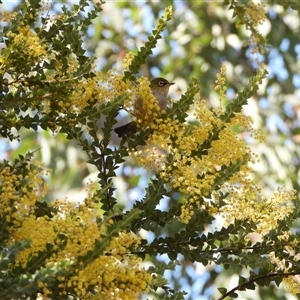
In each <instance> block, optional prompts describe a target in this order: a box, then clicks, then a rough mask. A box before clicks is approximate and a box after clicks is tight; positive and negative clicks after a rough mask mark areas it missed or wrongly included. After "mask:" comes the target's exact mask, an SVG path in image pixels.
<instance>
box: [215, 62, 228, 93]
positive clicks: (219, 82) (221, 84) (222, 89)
mask: <svg viewBox="0 0 300 300" xmlns="http://www.w3.org/2000/svg"><path fill="white" fill-rule="evenodd" d="M225 72H226V66H225V65H222V66H221V70H220V72H219V73H218V74H217V79H216V81H215V84H216V85H215V91H217V92H219V94H220V98H221V99H225V98H226V90H227V88H226V85H225V83H226V79H225Z"/></svg>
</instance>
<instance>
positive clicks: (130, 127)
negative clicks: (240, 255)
mask: <svg viewBox="0 0 300 300" xmlns="http://www.w3.org/2000/svg"><path fill="white" fill-rule="evenodd" d="M174 83H175V82H169V81H168V80H166V79H164V78H161V77H158V78H154V79H152V80H151V83H150V88H151V91H152V94H153V96H154V97H155V98H156V99H157V101H158V104H159V107H160V109H161V110H166V108H167V95H168V92H169V88H170V86H171V85H173V84H174ZM137 103H138V106H139V108H140V109H141V110H142V105H143V104H142V101H141V100H140V99H138V101H137ZM136 129H137V126H136V122H135V121H132V122H129V123H127V124H125V125H123V126H120V127H117V128H115V130H114V131H115V133H116V134H117V135H118V137H123V136H126V135H128V134H133V133H135V132H136Z"/></svg>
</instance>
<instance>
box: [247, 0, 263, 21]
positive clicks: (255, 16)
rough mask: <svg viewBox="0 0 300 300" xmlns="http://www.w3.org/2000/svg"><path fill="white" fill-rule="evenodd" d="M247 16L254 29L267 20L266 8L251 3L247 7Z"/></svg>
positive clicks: (260, 4) (259, 4)
mask: <svg viewBox="0 0 300 300" xmlns="http://www.w3.org/2000/svg"><path fill="white" fill-rule="evenodd" d="M245 15H246V16H248V19H249V20H251V23H252V25H253V26H254V27H257V26H259V25H262V24H263V23H264V21H265V20H266V14H265V6H264V4H262V3H258V2H257V3H254V2H253V1H249V2H248V3H247V5H246V10H245Z"/></svg>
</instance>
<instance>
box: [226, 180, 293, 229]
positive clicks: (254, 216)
mask: <svg viewBox="0 0 300 300" xmlns="http://www.w3.org/2000/svg"><path fill="white" fill-rule="evenodd" d="M240 182H241V180H240ZM243 184H244V186H241V185H240V186H235V187H231V193H230V196H229V197H228V198H226V200H225V202H226V203H227V204H226V205H225V206H223V207H222V208H221V210H220V211H221V212H222V213H223V215H224V217H225V218H226V220H227V223H230V222H231V221H232V219H238V220H251V221H253V222H255V223H256V224H257V229H256V232H258V233H260V234H266V233H267V232H269V231H270V230H272V229H275V228H276V227H277V222H278V221H279V220H282V219H284V218H285V217H287V216H288V215H290V214H291V213H292V212H293V211H294V207H293V205H292V200H293V199H295V191H285V190H284V189H283V188H279V189H278V190H277V191H276V192H275V193H274V196H273V197H272V198H265V197H261V199H260V200H259V201H258V200H257V198H258V196H259V194H258V193H259V190H258V189H257V188H256V187H255V186H254V184H253V183H251V181H250V180H248V183H247V182H246V181H245V180H244V181H243Z"/></svg>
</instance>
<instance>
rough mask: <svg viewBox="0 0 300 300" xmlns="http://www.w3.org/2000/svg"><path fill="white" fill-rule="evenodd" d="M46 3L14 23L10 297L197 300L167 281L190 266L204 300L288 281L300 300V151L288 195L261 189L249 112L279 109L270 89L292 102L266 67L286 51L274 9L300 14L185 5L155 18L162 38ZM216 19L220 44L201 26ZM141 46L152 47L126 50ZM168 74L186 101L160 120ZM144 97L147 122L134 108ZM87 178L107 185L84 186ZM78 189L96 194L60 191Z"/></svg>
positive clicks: (6, 218)
mask: <svg viewBox="0 0 300 300" xmlns="http://www.w3.org/2000/svg"><path fill="white" fill-rule="evenodd" d="M47 5H49V4H46V3H45V4H43V3H40V1H27V2H24V3H22V4H21V5H20V6H19V7H17V8H15V10H14V12H5V11H4V12H2V13H1V22H2V23H1V25H2V26H3V28H2V33H1V38H2V41H3V44H4V47H3V49H1V56H0V93H1V94H0V97H1V98H0V134H1V137H2V138H3V143H6V144H7V145H10V147H11V148H10V152H9V154H8V155H7V157H6V159H5V160H3V161H2V162H1V164H0V193H1V202H0V250H1V255H0V269H1V276H0V298H1V299H36V298H37V297H40V298H42V299H137V298H138V297H140V295H144V296H145V297H148V298H150V297H156V298H161V299H184V297H185V295H186V297H194V299H195V295H194V296H191V295H189V293H187V292H185V291H184V289H185V287H182V286H180V282H179V281H177V280H176V278H175V277H176V276H175V275H174V277H173V278H168V276H167V275H166V270H173V273H174V274H175V273H176V272H175V271H174V270H175V269H176V268H178V267H180V268H181V270H182V272H183V273H184V271H185V270H187V266H188V265H191V266H193V268H196V266H199V265H201V266H204V267H206V271H207V272H208V271H210V275H209V278H208V279H207V281H206V282H205V285H204V287H203V291H202V292H199V294H201V293H202V294H205V295H206V296H207V293H206V292H205V287H206V288H207V289H209V288H210V287H211V286H213V285H215V287H214V288H215V289H217V288H218V292H215V291H214V292H210V293H211V294H210V295H209V296H211V297H212V295H213V297H215V298H217V297H218V299H225V298H226V297H227V296H228V297H230V298H235V297H238V295H239V293H240V292H241V291H246V290H254V289H259V288H260V287H268V291H269V295H271V294H272V293H274V292H273V289H274V287H273V285H272V284H273V283H274V284H275V285H276V286H279V285H280V283H281V282H282V281H284V283H285V288H286V290H288V291H291V292H292V293H294V294H297V293H299V285H298V281H297V280H299V278H298V275H300V271H299V267H300V265H299V261H298V252H299V248H300V241H299V232H298V228H297V224H296V221H297V220H298V218H299V214H300V213H299V205H298V195H297V192H298V191H299V189H298V188H299V182H297V174H293V172H294V173H295V169H296V166H297V165H299V157H298V156H297V153H299V152H298V151H299V149H298V148H297V147H296V146H294V148H292V146H290V145H291V144H288V146H287V147H290V148H292V149H293V151H290V152H289V155H290V159H291V161H293V162H294V165H293V166H292V167H291V168H292V169H291V170H290V174H291V176H289V177H288V176H285V179H286V177H288V178H289V179H287V180H288V182H285V181H283V179H282V178H280V176H281V175H282V174H278V175H279V177H278V178H277V177H275V178H274V177H273V181H276V182H279V181H282V182H281V183H282V184H283V185H282V186H280V187H277V186H275V185H274V184H272V182H273V181H268V180H266V181H265V182H264V183H265V184H266V186H268V189H265V190H263V191H262V190H261V186H260V185H259V184H258V182H257V178H259V175H261V174H260V172H257V173H255V172H253V169H252V164H253V163H257V162H258V155H257V154H256V152H255V147H254V146H255V145H262V144H263V143H265V142H266V139H265V137H264V136H263V135H262V133H261V131H259V130H257V128H256V126H257V124H256V123H253V120H252V118H251V117H250V116H248V115H247V114H246V113H245V112H244V111H243V106H244V105H246V104H247V103H248V101H254V102H255V101H256V100H257V99H259V101H266V99H268V97H269V95H268V94H267V93H268V89H269V91H271V92H270V94H271V95H272V93H273V92H274V90H275V91H276V88H275V87H278V86H280V85H282V89H281V90H282V91H283V92H284V93H292V92H291V91H294V88H295V87H294V86H292V85H291V78H289V77H285V78H283V79H282V78H279V79H278V78H277V79H278V80H276V76H280V74H277V73H276V72H275V70H273V69H272V67H267V66H266V65H267V64H268V63H269V61H268V60H271V59H272V58H271V54H270V55H269V56H267V55H266V53H269V52H268V51H269V48H270V46H271V47H272V46H274V47H276V46H277V45H276V44H275V43H274V45H272V44H271V45H270V42H272V39H270V38H269V39H266V38H265V36H264V34H263V33H262V32H260V25H261V24H264V22H267V21H268V22H269V23H270V24H271V25H270V26H271V28H273V27H274V26H275V25H274V24H275V23H274V22H275V21H274V20H275V19H276V18H277V17H278V18H279V13H277V14H275V15H274V14H273V15H272V13H271V11H272V7H273V9H274V11H276V9H277V10H278V11H280V13H282V15H283V14H285V13H286V14H288V12H292V14H293V16H294V17H295V18H298V19H297V20H298V23H299V17H298V15H297V16H296V15H295V11H297V9H299V7H297V4H295V3H293V4H292V5H289V4H288V3H285V4H282V5H281V4H280V5H277V6H276V5H275V4H273V3H272V4H270V6H268V7H266V6H263V5H261V4H254V3H253V2H249V3H247V4H246V3H245V4H241V3H237V2H235V1H228V2H226V1H225V3H224V4H222V5H221V4H217V3H214V4H205V3H203V4H200V3H199V4H197V3H196V4H193V5H192V4H191V7H189V4H188V3H186V4H185V3H183V4H174V6H166V7H164V10H163V11H162V7H161V6H159V5H155V4H153V6H147V7H148V8H149V7H151V8H152V10H153V15H154V17H155V20H156V21H155V22H156V25H155V27H154V28H152V29H151V30H150V32H148V33H147V30H146V29H145V31H143V33H140V32H138V31H139V28H140V27H139V26H137V23H134V21H135V19H134V18H135V17H133V16H132V23H134V25H135V26H129V25H128V24H127V25H126V26H125V27H122V28H121V27H119V25H118V24H115V25H114V26H115V30H116V31H115V32H113V30H112V29H111V28H110V27H109V26H108V25H107V24H108V23H109V22H108V21H107V20H108V19H109V16H110V15H109V12H108V11H106V10H107V9H109V6H108V4H103V3H100V2H96V1H95V3H94V4H91V3H90V2H88V1H83V0H81V1H79V3H78V4H73V5H69V6H60V9H61V11H57V12H55V10H56V9H57V7H55V6H53V7H52V6H49V7H48V6H47ZM134 5H135V6H134ZM145 5H146V4H145ZM160 5H161V4H160ZM178 5H179V6H180V5H181V7H178ZM272 5H273V6H272ZM112 7H113V8H115V10H114V14H115V15H116V14H117V11H119V12H121V11H122V12H125V13H124V14H125V15H126V14H127V15H128V14H129V12H130V11H132V12H134V9H140V10H141V11H142V4H141V5H136V4H128V6H127V7H126V5H125V4H124V3H123V4H119V7H117V6H111V8H112ZM279 7H280V9H279ZM179 8H180V9H181V10H185V12H186V13H187V14H182V13H179V12H178V10H179ZM292 9H294V10H292ZM102 10H104V11H105V13H107V15H105V13H104V12H103V11H102ZM204 10H207V12H209V14H210V15H208V16H206V17H205V21H207V24H209V25H207V24H206V26H208V27H209V26H211V27H212V28H213V30H212V31H211V32H210V33H208V31H205V30H204V28H203V27H204V23H203V22H204V21H200V19H201V17H203V16H204ZM213 10H214V12H213ZM268 10H269V12H270V13H269V15H270V16H271V17H270V18H269V19H268V18H267V15H266V13H267V11H268ZM228 11H229V12H230V14H231V17H233V18H230V19H229V18H228ZM218 14H219V16H218V18H217V17H216V16H217V15H218ZM179 15H180V16H181V17H180V18H181V19H180V18H179V23H180V24H179V23H178V16H179ZM187 15H189V16H190V19H188V18H187V17H186V16H187ZM114 17H115V16H114ZM198 18H199V20H198ZM120 20H121V19H120ZM220 20H221V21H220ZM107 22H108V23H107ZM193 22H194V23H193ZM218 22H221V24H218ZM272 22H273V24H272ZM132 23H130V24H131V25H132ZM276 24H281V23H276ZM129 27H131V29H129ZM298 27H299V25H298ZM124 28H125V29H126V28H128V31H127V32H126V31H125V30H124ZM135 28H136V29H135ZM92 29H93V30H92ZM118 30H120V32H119V34H117V31H118ZM219 30H221V31H222V30H223V31H224V32H225V33H227V36H226V34H225V33H223V34H219V33H218V32H219ZM246 30H247V32H248V34H246V33H245V32H246ZM91 31H92V32H93V33H94V42H90V40H89V35H90V34H91ZM136 32H138V34H136ZM166 32H167V33H166ZM139 34H140V36H141V37H142V40H143V46H142V47H140V48H139V50H135V49H132V48H133V47H132V46H128V45H126V42H127V43H129V41H130V40H131V39H133V38H136V36H139ZM211 34H212V36H211ZM289 34H290V35H291V36H289V42H290V44H292V43H294V44H293V45H294V48H293V50H291V51H292V52H293V51H294V53H292V54H294V56H293V55H292V56H291V57H290V54H287V53H285V52H284V51H283V50H282V52H284V53H283V54H286V56H285V58H286V59H287V60H288V59H290V60H293V57H296V50H295V49H298V50H299V48H297V47H299V45H297V44H296V42H295V41H294V40H293V38H292V33H291V31H290V32H289ZM213 35H215V36H213ZM237 37H238V39H237ZM162 38H163V39H162ZM97 39H99V41H97ZM232 41H236V42H237V41H238V44H239V45H238V46H235V45H233V42H232ZM266 41H267V42H266ZM98 42H99V49H98V50H97V46H96V45H97V43H98ZM160 42H161V43H160ZM167 42H169V44H167ZM114 43H115V44H116V45H118V47H112V45H113V44H114ZM172 45H173V49H172ZM282 47H283V46H281V48H282ZM212 48H214V51H212ZM162 49H164V50H162ZM183 49H184V50H183ZM87 50H88V51H87ZM130 50H132V51H130ZM216 50H217V51H216ZM298 50H297V51H298ZM93 52H94V53H95V54H94V55H92V57H89V56H88V54H89V53H93ZM116 53H118V54H116ZM153 53H154V54H155V55H152V54H153ZM166 53H167V56H168V59H166V56H165V55H166ZM213 53H214V54H215V55H213ZM118 55H119V56H118ZM90 56H91V55H90ZM283 56H284V55H283ZM175 58H178V59H177V60H176V59H175ZM263 60H265V64H263V63H262V61H263ZM158 61H159V62H160V63H158ZM249 61H250V63H249ZM145 64H147V67H146V69H147V71H145ZM195 64H196V65H198V68H196V67H195ZM99 69H101V70H99ZM160 69H164V72H165V73H166V74H169V76H174V77H175V80H174V81H175V82H176V84H177V85H178V86H177V88H178V89H177V90H173V93H174V95H175V98H177V99H172V100H170V104H169V106H168V108H167V110H166V111H161V112H159V113H157V111H155V110H153V96H152V94H151V90H150V87H149V80H148V79H147V78H146V76H141V75H147V73H148V72H150V73H151V72H152V75H154V76H156V75H158V74H156V73H157V72H158V70H159V71H160ZM267 69H268V70H267ZM283 69H284V68H283ZM141 70H142V71H141ZM143 70H144V71H143ZM205 70H209V72H208V71H207V72H205ZM288 71H291V70H288ZM139 72H140V73H139ZM159 73H160V72H159ZM294 73H296V72H295V70H294ZM190 74H192V76H193V78H191V77H190ZM239 74H243V76H239ZM268 74H269V76H268ZM159 75H160V74H159ZM294 76H295V77H294V78H295V79H294V82H296V84H297V77H296V75H295V74H294ZM176 78H177V79H178V80H176ZM185 79H186V80H187V83H188V84H186V82H185V81H184V80H185ZM177 82H178V83H177ZM206 82H207V83H208V84H205V83H206ZM266 86H267V87H268V89H266V88H265V87H266ZM263 88H264V90H263V91H262V89H263ZM182 90H185V91H184V92H182ZM139 98H142V99H143V103H144V110H145V114H144V115H143V114H138V115H137V114H136V111H135V109H134V107H135V102H136V100H137V99H139ZM206 99H211V101H210V102H209V101H206ZM289 99H290V101H289V100H287V101H286V103H285V104H282V106H284V107H285V109H287V110H289V111H290V110H292V112H293V113H290V115H289V119H288V117H286V124H291V125H290V127H292V130H291V131H290V132H289V133H288V134H286V136H285V139H284V141H285V142H287V141H289V142H293V141H294V140H295V139H296V137H297V133H298V129H299V121H297V113H295V109H294V108H295V107H296V105H295V103H294V102H293V101H294V99H295V97H290V98H289ZM282 101H283V100H282ZM246 112H247V110H246ZM125 113H126V114H127V116H129V118H131V119H135V120H136V121H137V123H138V124H140V125H139V127H140V128H139V131H138V132H137V133H136V134H133V135H130V136H129V137H124V138H122V139H121V140H118V139H117V137H116V136H115V134H114V133H113V128H115V127H116V124H117V120H119V119H120V116H121V117H122V116H124V114H125ZM151 114H152V115H151ZM265 119H267V118H266V117H265ZM149 120H150V121H149ZM287 120H288V121H287ZM260 122H262V121H261V119H260ZM262 123H263V122H262ZM263 130H264V129H263ZM263 130H262V131H263ZM281 138H282V136H281ZM53 140H55V144H54V146H53V145H52V146H49V145H50V143H51V141H53ZM17 141H19V144H18V145H19V148H18V149H17V150H13V149H14V148H13V144H12V143H11V142H17ZM267 141H268V138H267ZM249 144H250V145H252V146H253V147H252V148H251V147H250V146H249ZM24 145H25V146H24ZM26 145H27V146H26ZM78 146H79V147H80V150H78ZM22 147H23V148H22ZM265 147H266V148H265V149H268V147H267V146H265ZM28 148H29V149H28ZM22 149H26V150H28V151H26V152H25V153H21V150H22ZM47 149H48V151H49V154H48V156H47V157H48V165H45V164H43V163H42V162H41V161H42V160H43V159H42V158H43V155H42V154H41V153H43V151H45V150H47ZM72 149H76V155H75V154H74V153H75V152H72V151H71V150H72ZM69 150H70V151H69ZM52 151H53V153H55V155H51V152H52ZM20 153H21V154H20ZM78 153H79V154H78ZM259 153H260V152H259ZM270 153H273V152H270ZM18 154H19V155H18ZM44 155H45V153H44ZM73 156H75V158H74V157H73ZM39 158H40V160H39ZM54 162H55V163H54ZM284 164H285V163H284V162H283V161H282V164H280V166H281V167H282V168H283V169H284V170H287V168H285V166H284ZM289 164H290V161H289V160H286V165H289ZM66 166H67V168H68V171H66V170H65V169H66ZM49 167H51V169H52V170H49ZM89 171H90V173H94V174H95V177H96V180H94V181H93V182H92V181H91V179H89V180H88V182H86V183H85V184H84V183H83V180H81V178H83V177H86V176H87V174H88V173H89ZM51 172H52V173H53V174H54V175H51ZM268 172H270V173H271V172H272V170H271V171H270V170H269V169H268V170H267V171H264V174H267V173H268ZM49 178H50V179H49ZM143 182H144V183H143ZM124 183H125V184H126V187H125V188H124ZM286 183H287V184H286ZM285 184H286V187H284V185H285ZM72 185H74V186H76V187H78V186H80V185H81V187H82V189H83V190H84V192H83V193H82V197H81V194H80V195H79V196H80V197H79V198H80V199H79V198H78V197H75V195H74V194H72V196H70V195H71V194H68V199H66V197H65V195H64V193H63V192H57V190H60V191H62V190H63V189H64V188H65V187H67V188H69V189H70V190H71V189H73V188H74V186H72ZM293 188H294V189H293ZM271 189H273V190H272V192H270V190H271ZM133 190H135V191H137V192H136V193H135V194H134V199H133V200H130V201H128V198H130V196H129V195H130V192H131V191H133ZM71 197H73V198H74V199H70V198H71ZM215 266H220V267H222V268H223V269H222V272H223V273H224V274H236V275H237V276H238V279H237V280H236V283H235V285H234V287H229V285H228V286H227V285H226V284H224V282H226V281H224V282H223V284H219V283H218V280H217V279H218V272H217V271H216V268H215V269H213V268H214V267H215ZM194 271H195V272H196V270H195V269H194ZM226 272H227V273H226ZM220 276H222V274H221V275H220ZM187 277H188V276H187ZM168 279H169V281H170V282H168ZM189 280H190V281H192V278H189ZM203 281H205V279H203ZM172 285H173V287H172ZM271 290H272V291H271ZM263 292H264V291H263V290H262V293H263ZM245 297H246V296H245Z"/></svg>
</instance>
